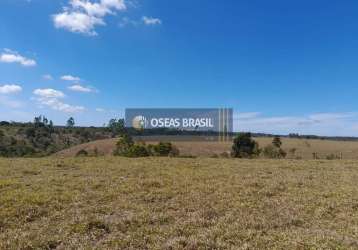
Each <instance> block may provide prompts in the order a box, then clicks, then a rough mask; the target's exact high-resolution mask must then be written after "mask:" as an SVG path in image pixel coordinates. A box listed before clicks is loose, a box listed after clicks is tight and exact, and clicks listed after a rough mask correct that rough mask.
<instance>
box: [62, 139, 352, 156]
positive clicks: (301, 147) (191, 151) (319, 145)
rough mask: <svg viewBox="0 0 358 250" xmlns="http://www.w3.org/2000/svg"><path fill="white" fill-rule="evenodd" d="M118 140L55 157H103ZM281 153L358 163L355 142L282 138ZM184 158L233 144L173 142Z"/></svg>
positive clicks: (262, 141) (227, 149)
mask: <svg viewBox="0 0 358 250" xmlns="http://www.w3.org/2000/svg"><path fill="white" fill-rule="evenodd" d="M255 140H256V141H257V142H258V143H259V145H260V146H261V147H265V146H266V145H268V144H270V143H271V142H272V138H268V137H267V138H265V137H260V138H255ZM117 141H118V139H116V138H114V139H106V140H99V141H93V142H90V143H86V144H81V145H77V146H75V147H72V148H69V149H66V150H63V151H60V152H58V153H57V154H56V155H58V156H67V157H73V156H75V155H76V153H77V152H78V151H80V150H81V149H85V150H87V151H89V152H91V151H93V150H94V149H95V148H96V149H97V150H98V152H99V153H101V154H103V155H111V154H112V152H113V150H114V149H115V145H116V142H117ZM163 141H167V139H166V137H163ZM147 142H148V143H157V141H150V140H149V141H147ZM282 142H283V145H282V147H283V149H284V150H286V151H287V153H288V155H287V157H288V158H297V157H299V158H302V159H313V153H316V154H317V156H318V157H319V158H321V159H326V157H327V156H329V155H331V154H334V155H336V156H339V157H340V156H342V158H343V159H358V142H354V141H330V140H308V139H292V138H282ZM173 143H174V145H175V146H177V147H178V148H179V150H180V153H181V154H183V155H194V156H203V157H211V156H213V155H214V154H217V155H220V154H222V153H223V152H230V150H231V146H232V142H204V141H175V142H173ZM292 148H295V149H296V152H295V154H294V155H291V154H290V153H289V151H290V149H292Z"/></svg>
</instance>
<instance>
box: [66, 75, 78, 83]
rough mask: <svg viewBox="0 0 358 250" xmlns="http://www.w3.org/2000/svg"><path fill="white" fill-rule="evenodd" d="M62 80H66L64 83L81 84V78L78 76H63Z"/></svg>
mask: <svg viewBox="0 0 358 250" xmlns="http://www.w3.org/2000/svg"><path fill="white" fill-rule="evenodd" d="M61 79H62V80H64V81H70V82H79V81H81V78H79V77H77V76H71V75H64V76H61Z"/></svg>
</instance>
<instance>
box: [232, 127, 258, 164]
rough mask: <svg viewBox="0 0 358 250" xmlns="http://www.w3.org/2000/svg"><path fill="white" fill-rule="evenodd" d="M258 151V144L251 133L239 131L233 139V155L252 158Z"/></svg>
mask: <svg viewBox="0 0 358 250" xmlns="http://www.w3.org/2000/svg"><path fill="white" fill-rule="evenodd" d="M259 152H260V151H259V145H258V143H257V142H255V141H254V140H253V139H252V138H251V133H240V134H238V135H237V136H236V138H235V139H234V144H233V145H232V151H231V155H232V156H233V157H235V158H252V157H254V156H257V155H258V154H259Z"/></svg>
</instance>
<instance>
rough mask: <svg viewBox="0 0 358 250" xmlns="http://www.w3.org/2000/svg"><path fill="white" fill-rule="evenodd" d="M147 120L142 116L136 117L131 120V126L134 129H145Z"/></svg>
mask: <svg viewBox="0 0 358 250" xmlns="http://www.w3.org/2000/svg"><path fill="white" fill-rule="evenodd" d="M147 123H148V121H147V119H146V118H145V117H144V116H141V115H140V116H136V117H134V118H133V121H132V126H133V128H135V129H145V128H146V126H147Z"/></svg>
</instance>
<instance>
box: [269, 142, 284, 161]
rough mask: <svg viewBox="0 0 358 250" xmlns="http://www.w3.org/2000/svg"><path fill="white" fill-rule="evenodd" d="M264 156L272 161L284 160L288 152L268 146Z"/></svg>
mask: <svg viewBox="0 0 358 250" xmlns="http://www.w3.org/2000/svg"><path fill="white" fill-rule="evenodd" d="M263 155H264V156H265V157H267V158H270V159H282V158H285V157H286V152H285V151H284V150H283V149H281V148H278V147H275V146H274V145H268V146H266V147H265V148H264V150H263Z"/></svg>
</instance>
